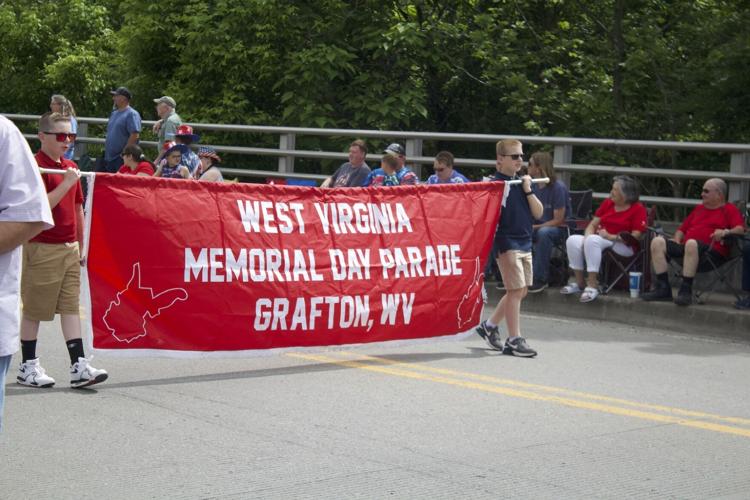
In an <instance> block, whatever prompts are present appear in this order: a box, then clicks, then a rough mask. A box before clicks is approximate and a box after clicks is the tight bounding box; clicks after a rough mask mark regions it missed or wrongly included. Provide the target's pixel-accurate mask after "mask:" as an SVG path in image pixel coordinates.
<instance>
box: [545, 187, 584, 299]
mask: <svg viewBox="0 0 750 500" xmlns="http://www.w3.org/2000/svg"><path fill="white" fill-rule="evenodd" d="M569 196H570V208H571V213H570V216H569V217H568V218H567V219H565V226H566V227H567V229H568V236H570V235H571V234H583V232H584V231H585V230H586V226H588V225H589V222H591V210H592V206H593V202H594V191H593V190H592V189H586V190H584V191H570V192H569ZM569 277H570V268H569V265H568V253H567V250H566V248H565V240H562V242H560V244H558V245H555V247H554V249H553V250H552V256H551V258H550V264H549V276H548V278H547V282H548V283H549V284H550V285H551V286H564V285H565V284H566V283H567V282H568V278H569Z"/></svg>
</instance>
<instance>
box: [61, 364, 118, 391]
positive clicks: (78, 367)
mask: <svg viewBox="0 0 750 500" xmlns="http://www.w3.org/2000/svg"><path fill="white" fill-rule="evenodd" d="M92 357H93V356H92ZM90 362H91V359H90V358H89V359H87V358H78V362H77V363H76V364H74V365H73V366H71V367H70V386H71V387H73V388H74V389H78V388H80V387H86V386H89V385H94V384H98V383H99V382H104V381H105V380H107V377H108V376H109V375H107V371H106V370H99V369H98V368H94V367H93V366H91V365H90V364H89V363H90Z"/></svg>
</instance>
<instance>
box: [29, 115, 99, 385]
mask: <svg viewBox="0 0 750 500" xmlns="http://www.w3.org/2000/svg"><path fill="white" fill-rule="evenodd" d="M70 130H71V126H70V118H69V117H68V116H65V115H61V114H59V113H47V114H45V115H43V116H42V118H41V119H40V120H39V142H40V143H41V148H40V149H39V152H37V154H36V156H35V159H36V162H37V164H38V165H39V166H40V167H43V168H50V169H55V170H64V171H65V173H64V174H62V175H61V174H43V175H42V180H43V181H44V185H45V187H46V190H47V198H48V200H49V206H50V208H51V209H52V217H53V219H54V221H55V227H53V228H52V229H47V230H46V231H42V232H41V233H39V235H38V236H36V237H35V238H32V239H31V240H30V241H29V242H28V243H27V244H25V245H24V247H23V271H22V274H21V298H22V301H23V314H22V318H21V354H22V355H23V358H22V361H21V365H20V366H19V368H18V376H17V377H16V380H17V381H18V383H19V384H21V385H25V386H28V387H34V388H42V387H52V386H53V385H54V384H55V380H54V379H53V378H52V377H50V376H49V375H47V373H46V371H45V370H44V368H42V366H41V364H40V363H39V358H38V357H37V355H36V341H37V336H38V334H39V323H40V322H41V321H52V320H53V319H54V318H55V314H59V315H60V323H61V325H62V332H63V337H64V338H65V343H66V345H67V347H68V354H69V355H70V365H71V366H70V385H71V387H74V388H78V387H85V386H88V385H92V384H96V383H99V382H103V381H104V380H106V378H107V372H106V371H104V370H98V369H96V368H94V367H93V366H91V365H90V364H89V360H88V359H87V358H86V357H85V356H84V352H83V340H82V338H81V319H80V317H79V304H78V295H79V291H80V274H81V271H80V265H81V257H80V252H79V243H80V242H81V241H83V208H82V204H83V196H82V194H81V183H80V181H79V177H80V172H79V171H78V168H77V167H76V164H75V163H73V162H72V161H70V160H67V159H65V158H64V157H63V155H64V154H65V151H66V150H67V149H68V146H69V145H70V143H71V142H72V140H73V139H74V138H75V137H74V134H72V133H71V132H70Z"/></svg>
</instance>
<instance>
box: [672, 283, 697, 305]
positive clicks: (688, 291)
mask: <svg viewBox="0 0 750 500" xmlns="http://www.w3.org/2000/svg"><path fill="white" fill-rule="evenodd" d="M674 303H675V304H677V305H678V306H689V305H690V304H692V303H693V290H692V288H685V287H682V288H680V291H679V292H678V293H677V297H676V298H675V299H674Z"/></svg>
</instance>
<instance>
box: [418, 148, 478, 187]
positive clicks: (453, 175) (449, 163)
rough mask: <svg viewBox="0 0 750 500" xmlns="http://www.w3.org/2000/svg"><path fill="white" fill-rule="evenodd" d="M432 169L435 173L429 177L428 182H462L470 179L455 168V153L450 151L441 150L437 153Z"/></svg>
mask: <svg viewBox="0 0 750 500" xmlns="http://www.w3.org/2000/svg"><path fill="white" fill-rule="evenodd" d="M432 170H434V171H435V173H434V174H432V175H431V176H430V177H428V178H427V184H460V183H463V182H469V179H467V178H466V177H464V176H463V175H462V174H461V173H459V172H458V171H456V170H454V169H453V155H452V154H451V153H450V151H441V152H439V153H438V154H436V155H435V162H434V163H433V164H432Z"/></svg>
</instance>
